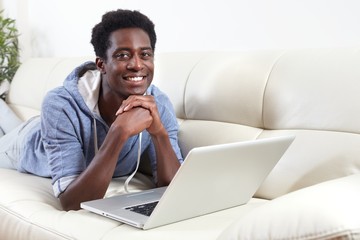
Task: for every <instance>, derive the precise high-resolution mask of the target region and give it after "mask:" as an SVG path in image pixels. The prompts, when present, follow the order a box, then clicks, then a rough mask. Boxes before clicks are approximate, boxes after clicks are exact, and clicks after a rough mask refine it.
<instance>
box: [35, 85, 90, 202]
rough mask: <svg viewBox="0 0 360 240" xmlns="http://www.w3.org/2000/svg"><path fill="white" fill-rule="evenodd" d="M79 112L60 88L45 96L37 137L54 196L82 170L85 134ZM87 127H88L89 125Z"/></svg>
mask: <svg viewBox="0 0 360 240" xmlns="http://www.w3.org/2000/svg"><path fill="white" fill-rule="evenodd" d="M80 114H81V109H79V108H78V106H77V104H76V102H75V100H74V99H73V98H72V97H71V96H70V95H69V94H68V93H67V91H66V90H64V89H63V88H58V89H56V90H54V91H51V92H49V93H48V94H47V96H46V97H45V99H44V101H43V106H42V114H41V134H42V141H43V144H44V148H45V151H46V155H47V159H48V163H49V167H50V171H51V177H52V180H53V182H52V184H53V189H54V193H55V195H56V196H58V195H59V194H61V193H62V192H63V191H65V189H66V187H67V186H68V185H69V184H70V183H71V182H72V181H73V180H74V179H75V178H76V177H77V176H78V175H79V174H80V173H81V172H82V171H83V170H84V169H85V168H86V160H85V157H84V153H83V139H86V138H84V137H85V136H84V135H87V134H90V133H88V132H87V131H85V130H84V129H85V128H84V126H83V125H85V124H86V121H85V120H84V118H81V117H80V116H79V115H80ZM88 126H91V122H90V123H89V125H88Z"/></svg>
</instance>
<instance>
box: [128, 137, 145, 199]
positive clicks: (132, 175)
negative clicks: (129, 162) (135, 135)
mask: <svg viewBox="0 0 360 240" xmlns="http://www.w3.org/2000/svg"><path fill="white" fill-rule="evenodd" d="M141 138H142V132H140V133H139V147H138V156H137V163H136V168H135V170H134V172H133V173H132V174H131V175H130V176H129V177H127V179H126V181H125V184H124V190H125V192H127V193H128V192H129V189H128V185H129V182H130V181H131V179H132V178H133V177H134V175H135V174H136V172H137V170H138V168H139V165H140V157H141Z"/></svg>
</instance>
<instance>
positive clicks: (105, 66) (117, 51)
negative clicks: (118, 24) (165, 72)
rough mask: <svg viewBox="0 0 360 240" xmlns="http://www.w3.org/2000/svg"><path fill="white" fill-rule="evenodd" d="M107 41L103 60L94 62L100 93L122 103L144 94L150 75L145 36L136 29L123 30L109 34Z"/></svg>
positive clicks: (150, 57)
mask: <svg viewBox="0 0 360 240" xmlns="http://www.w3.org/2000/svg"><path fill="white" fill-rule="evenodd" d="M109 41H110V43H111V44H110V47H109V48H108V49H107V52H106V59H101V58H97V60H96V64H97V66H98V69H99V70H100V71H101V73H102V80H103V84H102V88H103V89H102V93H103V94H105V95H106V94H110V95H112V96H114V95H116V96H117V97H118V98H120V99H122V100H124V99H126V98H127V97H128V96H130V95H142V94H144V93H145V91H146V89H147V88H148V87H149V85H150V84H151V82H152V79H153V75H154V52H153V49H152V48H151V45H150V38H149V36H148V35H147V33H146V32H145V31H143V30H142V29H140V28H124V29H119V30H116V31H114V32H112V33H111V34H110V37H109Z"/></svg>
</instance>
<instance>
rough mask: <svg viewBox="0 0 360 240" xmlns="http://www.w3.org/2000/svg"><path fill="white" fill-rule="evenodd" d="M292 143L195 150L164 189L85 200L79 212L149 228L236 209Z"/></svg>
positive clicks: (254, 142)
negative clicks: (91, 213) (92, 213)
mask: <svg viewBox="0 0 360 240" xmlns="http://www.w3.org/2000/svg"><path fill="white" fill-rule="evenodd" d="M293 140H294V137H293V136H281V137H272V138H266V139H259V140H252V141H243V142H236V143H227V144H221V145H211V146H205V147H197V148H194V149H192V150H191V151H190V152H189V153H188V155H187V156H186V158H185V160H184V163H183V164H182V165H181V167H180V168H179V170H178V172H177V173H176V175H175V176H174V178H173V180H172V181H171V183H170V184H169V186H167V187H160V188H154V189H149V190H145V191H141V192H134V193H127V194H122V195H118V196H113V197H109V198H104V199H98V200H92V201H87V202H83V203H81V208H83V209H87V210H89V211H91V212H94V213H97V214H100V215H103V216H105V217H108V218H111V219H114V220H117V221H120V222H123V223H126V224H129V225H131V226H134V227H137V228H141V229H151V228H155V227H159V226H163V225H166V224H170V223H174V222H178V221H181V220H185V219H189V218H194V217H198V216H201V215H205V214H209V213H212V212H216V211H220V210H223V209H228V208H232V207H235V206H239V205H242V204H245V203H247V202H248V201H249V200H250V199H251V198H252V196H253V195H254V194H255V192H256V191H257V189H258V188H259V187H260V185H261V183H262V182H263V181H264V180H265V178H266V177H267V176H268V174H269V173H270V171H271V170H272V169H273V168H274V166H275V165H276V163H277V162H278V161H279V160H280V158H281V157H282V155H283V154H284V153H285V151H286V150H287V148H288V147H289V146H290V144H291V143H292V141H293ZM148 206H152V207H153V210H152V211H150V210H147V209H148Z"/></svg>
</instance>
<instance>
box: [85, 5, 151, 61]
mask: <svg viewBox="0 0 360 240" xmlns="http://www.w3.org/2000/svg"><path fill="white" fill-rule="evenodd" d="M124 28H140V29H142V30H144V31H145V32H146V33H147V34H148V36H149V38H150V45H151V48H152V49H153V51H155V44H156V33H155V25H154V23H153V22H152V21H151V20H150V19H149V18H148V17H147V16H145V15H144V14H142V13H140V12H139V11H136V10H134V11H132V10H124V9H118V10H115V11H110V12H107V13H105V14H104V15H103V16H102V19H101V22H100V23H98V24H96V25H95V26H94V28H93V29H92V35H91V44H92V45H93V47H94V51H95V54H96V56H97V57H100V58H102V59H104V60H106V51H107V49H108V48H109V47H110V44H111V43H110V41H109V38H110V34H111V33H112V32H114V31H116V30H118V29H124Z"/></svg>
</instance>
